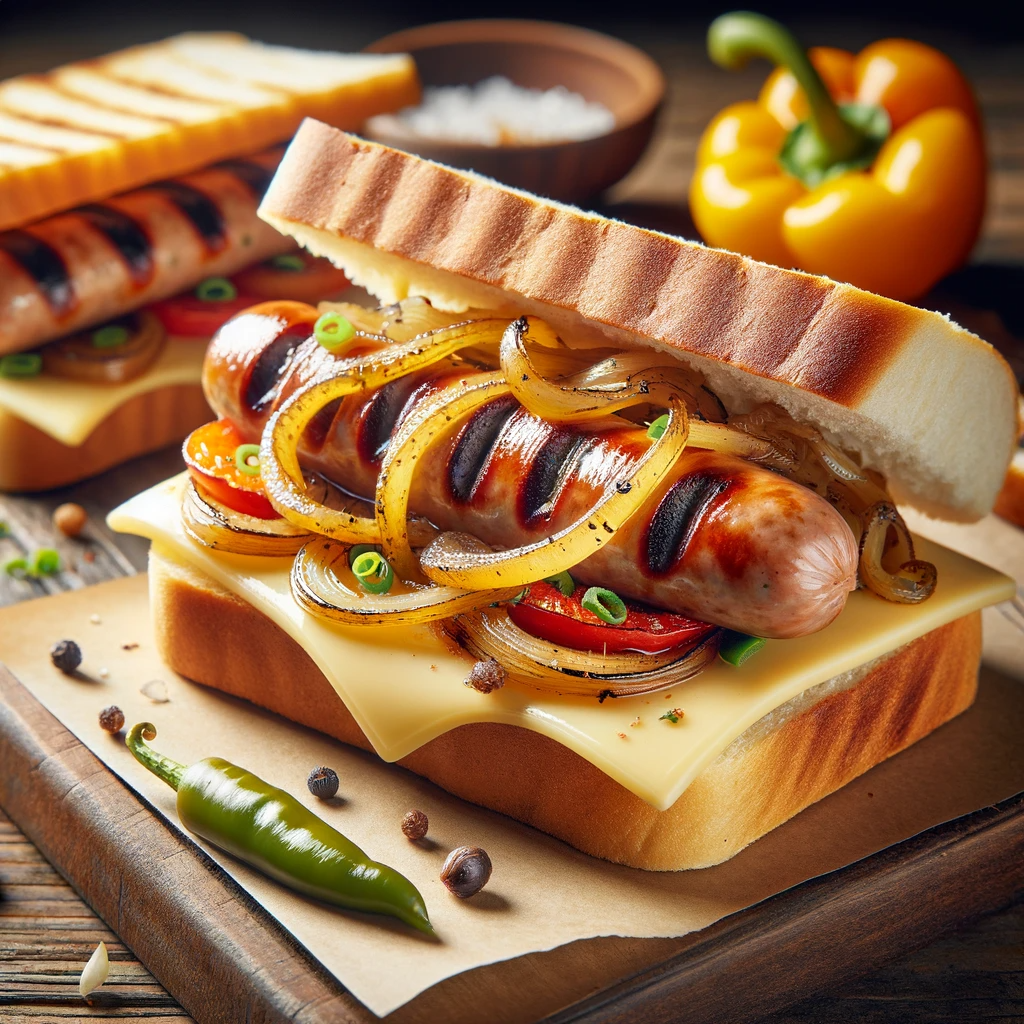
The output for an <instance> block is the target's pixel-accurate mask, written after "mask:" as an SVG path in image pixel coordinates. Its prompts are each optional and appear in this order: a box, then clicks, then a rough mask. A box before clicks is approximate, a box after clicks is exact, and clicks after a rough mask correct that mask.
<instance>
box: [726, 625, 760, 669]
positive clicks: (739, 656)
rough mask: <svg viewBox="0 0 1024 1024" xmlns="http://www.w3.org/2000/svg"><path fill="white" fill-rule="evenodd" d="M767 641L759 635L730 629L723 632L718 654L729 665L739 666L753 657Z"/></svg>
mask: <svg viewBox="0 0 1024 1024" xmlns="http://www.w3.org/2000/svg"><path fill="white" fill-rule="evenodd" d="M767 642H768V641H767V640H765V639H764V637H760V636H748V635H747V634H746V633H735V632H733V631H732V630H730V631H729V632H728V633H726V634H725V639H724V640H723V641H722V645H721V647H719V648H718V656H719V657H720V658H721V659H722V661H724V662H726V663H727V664H729V665H735V666H736V668H739V667H740V665H742V664H743V662H745V661H746V660H747V659H748V658H751V657H753V656H754V655H755V654H757V652H758V651H759V650H761V648H762V647H764V645H765V644H766V643H767Z"/></svg>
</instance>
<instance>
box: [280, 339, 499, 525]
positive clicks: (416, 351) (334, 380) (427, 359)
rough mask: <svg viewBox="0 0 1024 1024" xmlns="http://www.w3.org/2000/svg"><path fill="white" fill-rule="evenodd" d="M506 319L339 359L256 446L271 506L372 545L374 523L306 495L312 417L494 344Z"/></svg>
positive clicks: (286, 407)
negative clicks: (304, 444) (306, 438)
mask: <svg viewBox="0 0 1024 1024" xmlns="http://www.w3.org/2000/svg"><path fill="white" fill-rule="evenodd" d="M505 323H506V322H505V321H504V320H474V321H471V322H469V323H463V324H455V325H453V326H451V327H447V328H444V329H443V330H440V331H435V332H433V333H431V334H426V335H421V336H419V337H416V338H413V339H412V340H411V341H407V342H403V343H399V344H390V343H388V344H387V345H386V347H385V348H383V349H380V350H378V351H376V352H372V353H369V354H367V355H363V356H358V357H354V358H350V359H339V360H338V361H337V363H336V364H335V365H333V366H330V367H329V368H328V369H327V370H326V371H324V372H323V373H322V374H319V375H318V376H316V377H314V378H313V379H312V380H311V381H310V382H309V383H308V384H307V385H305V386H304V387H303V388H301V389H300V390H298V391H296V392H295V394H293V395H291V396H290V397H289V398H288V400H287V401H286V402H285V403H284V404H283V405H282V406H281V408H280V409H278V410H277V411H276V412H275V413H274V415H273V416H271V417H270V420H269V421H268V422H267V425H266V428H265V429H264V431H263V439H262V442H261V444H260V472H261V474H262V476H263V484H264V488H265V490H266V492H267V497H268V498H269V499H270V503H271V505H273V506H274V508H275V509H276V510H277V511H278V512H279V513H280V514H281V515H282V516H284V518H285V519H287V520H289V522H292V523H294V524H295V525H296V526H302V527H304V528H305V529H307V530H310V531H311V532H313V533H318V534H322V535H324V536H328V537H334V538H336V539H338V540H344V541H348V542H349V543H352V544H376V543H378V541H379V540H380V530H379V529H378V526H377V521H376V520H375V519H367V518H361V517H358V516H353V515H351V514H347V513H338V512H334V511H332V510H331V509H328V508H326V507H325V506H324V505H322V504H321V503H320V502H318V501H315V500H313V499H312V498H310V496H309V495H307V494H306V492H305V488H304V486H303V482H302V468H301V466H300V465H299V453H298V447H299V442H300V441H301V439H302V435H303V432H304V431H305V429H306V427H307V426H308V425H309V423H310V421H311V420H312V419H313V417H314V416H315V415H316V414H317V413H318V412H319V411H320V410H321V409H322V408H323V407H324V406H325V405H328V404H329V403H330V402H332V401H334V400H335V399H336V398H343V397H344V396H346V395H352V394H356V393H357V392H360V391H369V390H372V389H374V388H379V387H381V386H383V385H384V384H386V383H387V382H388V381H390V380H393V379H395V378H397V377H402V376H404V375H405V374H407V373H411V372H413V371H414V370H419V369H422V368H423V367H426V366H430V365H431V364H432V363H436V362H437V361H438V360H440V359H444V358H445V357H446V356H450V355H452V354H453V353H455V352H458V351H459V350H460V349H463V348H468V347H470V346H472V345H480V344H488V343H490V344H493V343H495V342H496V341H498V339H499V338H500V337H501V333H502V331H503V330H504V327H505ZM357 338H359V340H367V339H370V340H376V341H383V342H387V339H386V338H382V337H380V336H363V337H360V336H359V335H357Z"/></svg>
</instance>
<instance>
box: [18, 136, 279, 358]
mask: <svg viewBox="0 0 1024 1024" xmlns="http://www.w3.org/2000/svg"><path fill="white" fill-rule="evenodd" d="M280 157H281V153H280V151H279V150H270V151H268V152H266V153H260V154H258V155H256V156H252V157H249V158H247V159H245V160H231V161H227V162H226V163H224V164H220V165H217V166H215V167H211V168H208V169H207V170H205V171H199V172H198V173H196V174H189V175H184V176H183V177H181V178H175V179H174V180H172V181H165V182H156V183H154V184H152V185H147V186H146V187H144V188H140V189H136V190H135V191H133V192H126V193H124V194H123V195H120V196H115V197H113V198H112V199H108V200H105V201H104V202H102V203H91V204H89V205H87V206H82V207H79V208H78V209H76V210H72V211H70V212H68V213H62V214H59V215H57V216H55V217H49V218H47V219H46V220H41V221H39V222H37V223H35V224H31V225H29V226H27V227H25V228H20V229H17V230H14V231H4V232H0V355H3V354H4V353H7V352H17V351H20V350H22V349H26V348H32V347H34V346H35V345H39V344H41V343H42V342H45V341H50V340H52V339H53V338H56V337H59V336H60V335H62V334H67V333H70V332H73V331H77V330H80V329H82V328H85V327H90V326H92V325H93V324H96V323H101V322H102V321H104V320H109V319H111V318H112V317H115V316H120V315H121V314H123V313H126V312H128V311H130V310H132V309H137V308H138V307H139V306H143V305H145V304H146V303H149V302H155V301H157V300H158V299H165V298H167V297H168V296H171V295H174V294H175V293H176V292H180V291H182V290H184V289H186V288H191V287H193V286H194V285H196V284H198V283H199V282H200V281H202V280H203V279H204V278H206V277H213V276H219V275H224V274H233V273H235V272H236V271H238V270H241V269H242V268H243V267H244V266H247V265H248V264H249V263H253V262H255V261H257V260H262V259H267V258H268V257H270V256H274V255H277V254H278V253H282V252H286V251H288V250H289V249H292V248H294V243H293V242H292V241H291V240H290V239H287V238H285V237H284V236H282V235H280V234H278V233H277V232H276V231H275V230H274V229H273V228H272V227H270V226H269V225H268V224H265V223H264V222H263V221H261V220H260V219H259V218H258V217H257V216H256V208H257V206H258V205H259V202H260V199H261V198H262V195H263V191H264V190H265V189H266V186H267V185H268V184H269V182H270V179H271V177H272V176H273V173H274V169H275V168H276V166H277V163H278V161H279V160H280Z"/></svg>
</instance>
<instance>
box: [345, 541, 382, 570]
mask: <svg viewBox="0 0 1024 1024" xmlns="http://www.w3.org/2000/svg"><path fill="white" fill-rule="evenodd" d="M367 551H376V552H377V554H380V547H379V546H378V545H376V544H353V545H352V547H350V548H349V549H348V566H349V568H350V569H351V568H352V565H353V564H354V563H355V560H356V559H357V558H358V557H359V556H360V555H365V554H366V552H367Z"/></svg>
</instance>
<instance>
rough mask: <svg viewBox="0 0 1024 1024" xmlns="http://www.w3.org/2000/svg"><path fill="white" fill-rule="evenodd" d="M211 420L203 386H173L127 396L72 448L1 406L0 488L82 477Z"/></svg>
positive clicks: (30, 487) (39, 486)
mask: <svg viewBox="0 0 1024 1024" xmlns="http://www.w3.org/2000/svg"><path fill="white" fill-rule="evenodd" d="M209 419H210V407H209V406H208V405H207V404H206V399H205V398H204V397H203V390H202V388H201V387H200V386H199V385H198V384H175V385H171V386H168V387H164V388H158V389H157V390H155V391H149V392H146V393H145V394H142V395H136V396H135V397H134V398H130V399H129V400H128V401H127V402H125V403H124V404H123V405H120V406H118V408H117V409H115V410H114V411H113V412H112V413H111V414H110V415H109V416H108V417H107V418H106V419H105V420H103V421H102V422H101V423H100V424H99V425H98V426H97V427H96V429H95V430H94V431H93V432H92V433H91V434H90V435H89V436H88V437H87V438H86V439H85V441H84V442H83V443H82V444H80V445H78V446H77V447H74V448H72V447H70V446H68V445H66V444H62V443H61V442H60V441H58V440H57V439H56V438H53V437H51V436H50V435H49V434H46V433H44V432H43V431H41V430H40V429H39V428H38V427H35V426H33V425H32V424H31V423H27V422H26V421H25V420H23V419H21V418H20V417H18V416H15V415H14V414H13V413H11V412H9V411H8V410H6V409H4V408H2V407H0V491H45V490H48V489H49V488H51V487H62V486H63V485H64V484H70V483H74V482H75V481H76V480H84V479H86V478H87V477H90V476H95V475H96V474H97V473H102V472H103V471H104V470H105V469H110V467H111V466H116V465H119V464H120V463H122V462H127V461H128V460H129V459H134V458H135V457H136V456H139V455H144V454H146V452H153V451H156V450H157V449H158V448H164V447H166V446H167V445H169V444H174V443H175V442H176V441H181V440H183V439H184V438H185V437H186V436H187V435H188V434H189V433H191V432H192V431H193V430H195V429H196V427H199V426H201V425H202V424H204V423H206V422H207V421H208V420H209Z"/></svg>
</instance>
